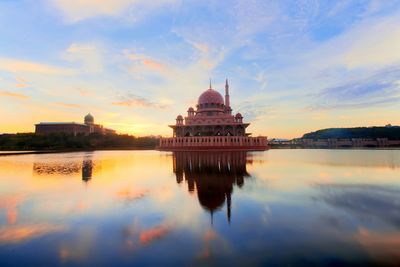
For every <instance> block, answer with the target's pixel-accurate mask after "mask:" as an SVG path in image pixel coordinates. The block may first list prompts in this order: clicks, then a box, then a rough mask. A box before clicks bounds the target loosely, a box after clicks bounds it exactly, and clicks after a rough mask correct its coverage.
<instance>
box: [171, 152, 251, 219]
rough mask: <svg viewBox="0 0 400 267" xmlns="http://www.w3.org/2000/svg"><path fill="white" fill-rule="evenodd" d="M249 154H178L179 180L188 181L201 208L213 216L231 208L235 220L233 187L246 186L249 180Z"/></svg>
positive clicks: (190, 189)
mask: <svg viewBox="0 0 400 267" xmlns="http://www.w3.org/2000/svg"><path fill="white" fill-rule="evenodd" d="M246 156H247V154H246V152H245V151H232V152H174V153H173V170H174V173H175V175H176V181H177V183H178V184H181V183H182V182H183V181H184V180H185V181H186V183H187V185H188V191H189V192H196V193H197V197H198V199H199V202H200V205H201V206H202V207H203V208H204V209H206V210H207V211H209V212H210V213H211V216H212V214H213V213H214V212H215V211H217V210H219V209H222V208H223V206H224V204H225V202H226V205H227V219H228V222H230V220H231V197H232V192H233V187H234V186H235V185H236V186H238V187H242V186H243V185H244V181H245V179H246V178H247V177H250V175H249V173H248V172H247V170H246Z"/></svg>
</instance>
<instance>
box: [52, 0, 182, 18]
mask: <svg viewBox="0 0 400 267" xmlns="http://www.w3.org/2000/svg"><path fill="white" fill-rule="evenodd" d="M51 2H52V3H53V4H54V5H55V7H57V8H58V9H59V10H61V12H62V13H63V14H64V16H65V17H66V19H67V20H68V21H69V22H78V21H80V20H84V19H88V18H92V17H97V16H117V15H119V14H121V13H128V14H129V12H131V13H133V14H129V15H130V16H135V17H136V18H137V17H139V16H141V15H142V14H141V12H144V11H146V12H148V11H149V10H152V9H154V8H158V7H161V6H164V5H167V4H171V3H174V2H176V0H152V1H145V0H101V1H99V0H51ZM128 11H129V12H128Z"/></svg>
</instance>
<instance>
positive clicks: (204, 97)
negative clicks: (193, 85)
mask: <svg viewBox="0 0 400 267" xmlns="http://www.w3.org/2000/svg"><path fill="white" fill-rule="evenodd" d="M198 104H199V105H204V104H221V105H223V104H224V98H223V97H222V95H221V94H220V93H218V92H217V91H215V90H214V89H211V88H210V89H208V90H207V91H205V92H204V93H202V94H201V95H200V97H199V100H198Z"/></svg>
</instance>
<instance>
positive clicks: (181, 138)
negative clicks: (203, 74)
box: [159, 80, 268, 150]
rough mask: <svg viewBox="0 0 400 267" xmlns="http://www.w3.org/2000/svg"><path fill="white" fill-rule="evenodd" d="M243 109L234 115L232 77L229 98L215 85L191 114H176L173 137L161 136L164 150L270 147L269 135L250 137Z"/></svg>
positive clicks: (199, 99) (190, 109)
mask: <svg viewBox="0 0 400 267" xmlns="http://www.w3.org/2000/svg"><path fill="white" fill-rule="evenodd" d="M249 125H250V123H244V122H243V116H242V115H241V114H240V113H237V114H236V115H232V108H231V106H230V96H229V85H228V80H226V83H225V100H224V98H223V97H222V95H221V94H220V93H219V92H217V91H216V90H214V89H213V88H212V86H211V83H210V87H209V88H208V89H207V90H206V91H205V92H203V93H202V94H201V95H200V97H199V98H198V102H197V105H196V110H195V109H194V108H192V107H190V108H189V109H188V110H187V116H186V117H185V118H184V117H183V116H182V115H178V116H177V117H176V124H174V125H170V126H169V127H171V128H172V130H173V137H172V138H160V144H159V149H160V150H208V149H243V150H266V149H268V143H267V137H264V136H259V137H250V133H247V132H246V128H247V127H248V126H249Z"/></svg>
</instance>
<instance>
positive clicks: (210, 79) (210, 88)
mask: <svg viewBox="0 0 400 267" xmlns="http://www.w3.org/2000/svg"><path fill="white" fill-rule="evenodd" d="M208 89H212V87H211V78H210V88H208Z"/></svg>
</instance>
